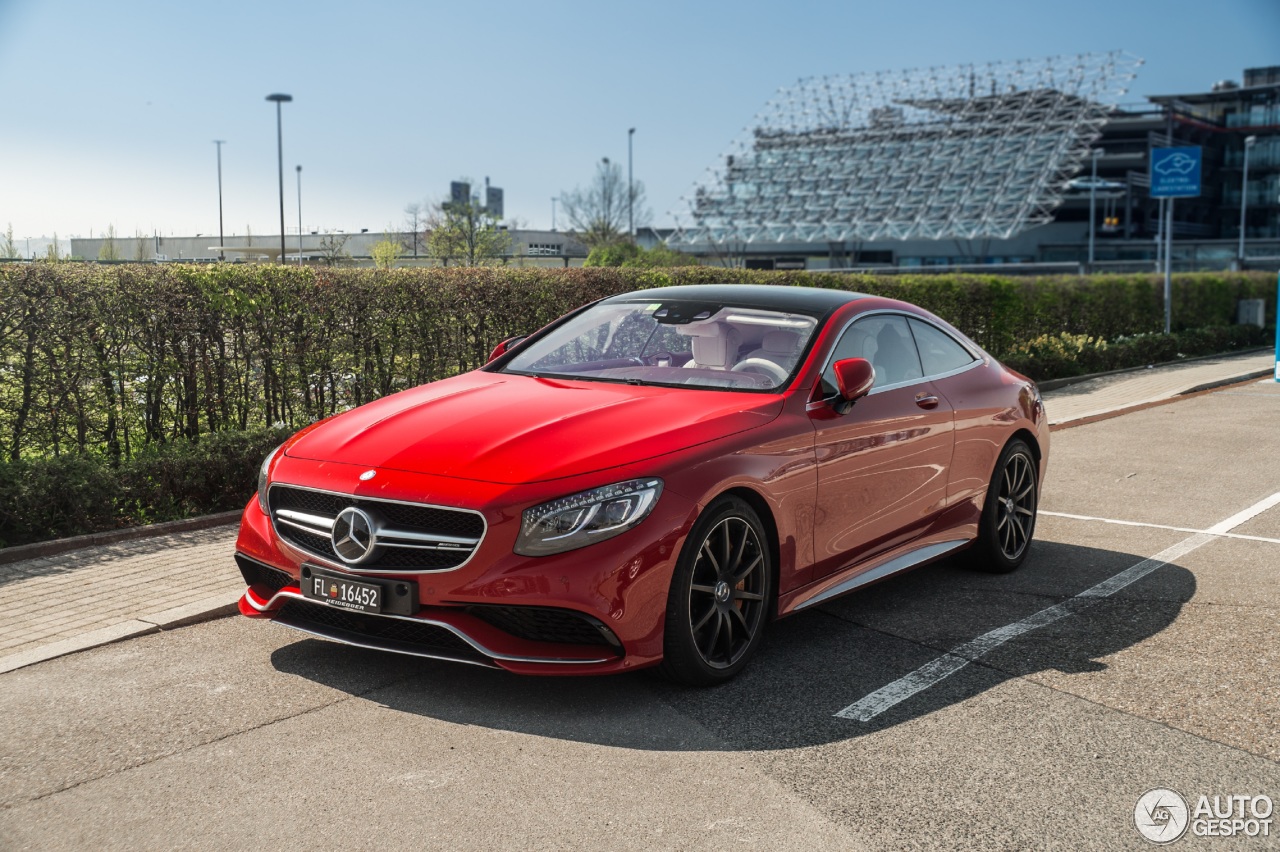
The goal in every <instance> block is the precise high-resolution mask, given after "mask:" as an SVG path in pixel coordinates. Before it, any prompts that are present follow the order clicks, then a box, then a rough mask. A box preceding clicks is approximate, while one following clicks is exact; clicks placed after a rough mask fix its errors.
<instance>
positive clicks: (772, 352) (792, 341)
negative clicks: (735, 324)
mask: <svg viewBox="0 0 1280 852" xmlns="http://www.w3.org/2000/svg"><path fill="white" fill-rule="evenodd" d="M799 349H800V335H798V334H795V333H794V332H790V331H780V330H779V331H768V332H765V335H764V338H763V339H762V340H761V341H760V348H759V349H755V350H752V351H751V352H748V353H747V355H746V358H743V359H742V360H744V361H746V360H748V359H750V358H763V359H765V360H766V361H772V362H773V363H775V364H777V365H778V366H779V367H781V368H782V371H783V372H784V373H790V372H791V368H792V367H794V366H795V365H796V356H797V355H798V354H799Z"/></svg>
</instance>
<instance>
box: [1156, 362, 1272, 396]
mask: <svg viewBox="0 0 1280 852" xmlns="http://www.w3.org/2000/svg"><path fill="white" fill-rule="evenodd" d="M1274 372H1275V371H1274V370H1272V369H1271V368H1267V369H1265V370H1254V371H1253V372H1252V373H1245V374H1244V375H1240V376H1235V377H1233V378H1230V379H1218V380H1217V381H1214V382H1205V383H1204V384H1202V385H1196V386H1195V387H1193V388H1191V389H1190V390H1184V391H1183V392H1182V393H1180V394H1178V395H1179V396H1186V395H1187V394H1193V393H1203V392H1204V391H1211V390H1217V389H1218V388H1224V387H1226V386H1227V385H1235V384H1239V383H1241V382H1248V381H1252V380H1253V379H1262V378H1266V377H1267V376H1270V375H1273V374H1274Z"/></svg>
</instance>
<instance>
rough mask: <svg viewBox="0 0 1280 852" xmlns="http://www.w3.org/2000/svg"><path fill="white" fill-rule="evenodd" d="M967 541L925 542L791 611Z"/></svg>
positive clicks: (820, 601)
mask: <svg viewBox="0 0 1280 852" xmlns="http://www.w3.org/2000/svg"><path fill="white" fill-rule="evenodd" d="M969 541H970V539H957V540H956V541H944V542H939V543H938V544H926V545H925V546H923V547H919V548H916V549H915V550H911V551H908V552H907V553H904V554H902V555H900V556H896V557H894V558H893V559H890V560H889V561H888V562H885V563H884V564H882V565H877V566H876V567H875V568H872V569H871V570H870V571H863V572H862V573H861V574H856V575H854V576H852V577H850V578H849V579H847V580H844V581H843V582H840V583H837V584H836V585H834V586H832V587H831V588H829V589H827V590H825V591H822V592H819V593H818V594H816V595H814V596H813V597H811V598H809V599H808V600H807V601H805V602H804V603H802V604H798V605H797V606H796V608H795V609H794V610H793V612H799V611H800V610H802V609H805V608H807V607H811V606H813V605H814V604H819V603H822V602H823V601H828V600H831V599H832V598H834V597H838V596H839V595H843V594H844V593H845V592H851V591H853V590H854V589H856V588H858V587H859V586H865V585H867V584H868V583H874V582H875V581H876V580H880V579H883V578H885V577H888V576H889V575H890V574H896V573H898V572H899V571H905V570H907V569H908V568H913V567H915V566H916V565H919V564H921V563H922V562H928V561H929V560H930V559H937V558H938V557H939V556H942V555H944V554H947V553H950V552H951V551H953V550H955V549H956V548H958V547H963V546H964V545H966V544H968V543H969Z"/></svg>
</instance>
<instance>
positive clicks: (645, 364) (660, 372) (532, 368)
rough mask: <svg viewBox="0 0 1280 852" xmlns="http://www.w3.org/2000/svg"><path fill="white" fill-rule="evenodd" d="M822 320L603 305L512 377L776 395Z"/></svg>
mask: <svg viewBox="0 0 1280 852" xmlns="http://www.w3.org/2000/svg"><path fill="white" fill-rule="evenodd" d="M817 325H818V322H817V320H816V319H815V318H814V317H812V316H810V315H808V314H803V313H788V312H784V311H775V310H764V309H761V308H749V307H739V306H735V305H723V304H706V303H695V302H602V303H600V304H598V305H595V306H593V307H591V308H589V309H588V310H586V311H584V312H582V313H581V314H579V315H578V316H575V317H573V318H572V319H570V320H569V321H568V322H566V323H564V324H563V325H561V326H560V327H558V328H556V329H554V330H553V331H551V332H550V333H549V334H547V335H546V336H545V337H543V338H541V339H540V340H535V341H533V342H532V343H530V344H529V345H528V346H527V347H525V348H524V350H523V351H521V352H519V353H517V354H516V355H515V356H514V357H513V358H512V359H511V360H510V361H509V362H508V363H507V364H506V365H505V366H504V367H503V368H502V372H504V373H517V374H520V375H534V376H557V377H563V378H574V379H590V380H594V381H616V382H625V383H627V384H643V385H672V386H684V387H697V388H729V389H737V390H753V391H761V390H766V391H767V390H771V389H774V388H778V387H781V386H783V385H785V384H786V382H787V381H788V379H789V378H790V376H791V375H792V373H793V372H794V371H795V370H796V369H797V367H798V366H799V363H800V356H801V354H802V353H804V352H805V350H806V349H807V347H808V345H809V339H810V338H811V337H812V336H813V330H814V329H815V328H816V327H817Z"/></svg>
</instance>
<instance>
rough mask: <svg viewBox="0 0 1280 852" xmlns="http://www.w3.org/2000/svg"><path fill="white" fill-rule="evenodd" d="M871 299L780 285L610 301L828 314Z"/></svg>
mask: <svg viewBox="0 0 1280 852" xmlns="http://www.w3.org/2000/svg"><path fill="white" fill-rule="evenodd" d="M866 298H868V296H867V294H865V293H852V292H850V291H848V290H827V289H824V288H821V287H788V286H785V285H778V284H685V285H681V286H678V287H658V288H656V289H653V290H638V291H636V292H634V293H620V294H619V295H617V296H610V297H609V298H607V299H605V300H604V301H606V302H633V301H653V302H681V301H696V302H716V303H718V304H729V305H737V306H739V307H743V308H765V309H768V310H783V311H788V310H789V311H803V312H806V313H825V312H827V311H830V310H833V309H835V308H838V307H840V306H841V305H847V304H849V303H850V302H856V301H857V300H858V299H866Z"/></svg>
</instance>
